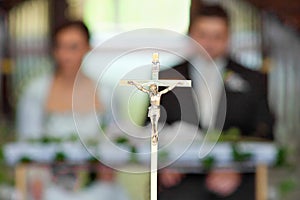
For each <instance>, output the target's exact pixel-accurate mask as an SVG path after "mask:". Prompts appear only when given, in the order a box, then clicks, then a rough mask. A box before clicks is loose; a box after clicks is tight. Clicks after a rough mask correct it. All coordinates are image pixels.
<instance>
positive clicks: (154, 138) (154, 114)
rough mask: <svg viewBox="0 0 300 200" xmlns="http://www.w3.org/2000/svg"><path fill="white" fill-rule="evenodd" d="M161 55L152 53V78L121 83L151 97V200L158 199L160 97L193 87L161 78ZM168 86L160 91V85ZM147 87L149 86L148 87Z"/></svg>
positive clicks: (149, 113) (188, 81) (186, 83)
mask: <svg viewBox="0 0 300 200" xmlns="http://www.w3.org/2000/svg"><path fill="white" fill-rule="evenodd" d="M159 67H160V63H159V55H158V53H153V55H152V80H121V81H120V85H123V86H128V85H134V86H135V87H136V88H137V89H139V90H140V91H142V92H145V93H147V94H148V95H149V98H150V107H149V108H148V117H149V118H150V121H151V188H150V190H151V193H150V194H151V200H156V199H157V159H158V155H157V150H158V120H159V117H160V99H161V96H162V95H163V94H166V93H167V92H169V91H171V90H172V89H174V88H175V87H191V85H192V83H191V81H190V80H162V79H159ZM159 86H163V87H167V88H166V89H164V90H162V91H159V90H158V87H159ZM146 87H149V89H147V88H146Z"/></svg>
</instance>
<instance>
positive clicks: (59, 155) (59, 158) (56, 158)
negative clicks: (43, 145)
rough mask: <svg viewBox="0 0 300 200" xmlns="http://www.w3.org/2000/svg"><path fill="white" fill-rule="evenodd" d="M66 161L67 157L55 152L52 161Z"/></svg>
mask: <svg viewBox="0 0 300 200" xmlns="http://www.w3.org/2000/svg"><path fill="white" fill-rule="evenodd" d="M66 159H67V156H66V155H65V154H64V153H63V152H57V153H56V154H55V158H54V160H55V161H57V162H63V161H65V160H66Z"/></svg>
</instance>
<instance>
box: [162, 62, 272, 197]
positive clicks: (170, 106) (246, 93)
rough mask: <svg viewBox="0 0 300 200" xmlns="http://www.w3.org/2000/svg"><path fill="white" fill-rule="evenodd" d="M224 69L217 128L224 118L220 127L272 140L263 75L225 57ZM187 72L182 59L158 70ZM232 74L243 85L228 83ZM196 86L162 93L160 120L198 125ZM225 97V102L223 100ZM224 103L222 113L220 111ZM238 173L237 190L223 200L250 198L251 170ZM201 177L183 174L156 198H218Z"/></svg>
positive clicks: (181, 75)
mask: <svg viewBox="0 0 300 200" xmlns="http://www.w3.org/2000/svg"><path fill="white" fill-rule="evenodd" d="M224 71H225V72H224V75H223V77H224V86H225V94H224V92H223V93H222V94H221V98H220V100H219V102H220V103H219V108H218V109H217V110H218V111H217V117H216V124H217V127H219V128H222V125H223V123H222V120H221V119H222V118H223V119H224V118H225V122H224V127H223V129H222V130H226V129H229V128H231V127H236V128H239V129H240V131H241V133H242V135H243V136H256V137H262V138H265V139H272V138H273V134H272V130H273V121H274V120H273V116H272V114H271V112H270V110H269V107H268V102H267V86H266V76H265V75H263V74H261V73H259V72H256V71H253V70H250V69H247V68H245V67H243V66H241V65H240V64H238V63H236V62H234V61H233V60H231V59H227V64H226V66H225V70H224ZM191 72H192V71H191V65H190V64H189V63H188V62H185V63H183V64H180V65H178V66H176V67H173V68H172V69H168V70H165V71H162V72H161V73H160V79H188V80H190V79H191V76H190V75H191ZM234 77H235V79H236V78H237V79H239V80H240V81H241V80H242V83H243V84H242V85H239V84H232V83H230V82H231V81H232V80H231V79H232V78H234ZM192 81H193V80H192ZM196 89H197V88H193V89H191V88H179V87H178V88H175V89H173V90H172V92H169V93H167V94H165V95H163V96H162V98H161V106H162V109H161V110H162V112H161V119H162V120H166V122H167V123H168V124H172V123H174V122H176V121H180V120H183V121H186V122H189V123H192V124H195V125H197V126H198V125H199V126H200V127H201V124H200V119H199V117H197V112H196V110H197V107H198V106H199V105H198V104H197V103H196V101H195V98H194V95H195V94H194V92H193V90H196ZM200 98H201V97H200ZM225 98H226V101H224V99H225ZM200 101H201V99H200ZM179 102H180V103H179ZM221 102H223V104H222V103H221ZM224 105H225V107H226V112H224V108H225V107H224ZM223 121H224V120H223ZM241 176H243V181H242V184H241V185H240V186H239V188H238V190H237V191H236V192H234V193H233V194H232V195H230V196H229V197H227V198H224V199H228V200H236V199H245V200H253V199H254V175H253V173H243V174H242V175H241ZM205 177H206V175H205V174H186V177H185V178H184V179H183V180H182V181H181V183H180V184H179V185H177V186H175V187H172V188H169V189H167V190H163V191H161V192H160V193H159V199H161V200H162V199H191V200H192V199H195V200H196V199H219V198H218V197H217V196H215V195H214V194H212V193H211V192H209V191H208V190H206V189H205V188H206V186H205ZM220 199H223V198H220Z"/></svg>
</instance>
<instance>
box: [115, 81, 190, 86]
mask: <svg viewBox="0 0 300 200" xmlns="http://www.w3.org/2000/svg"><path fill="white" fill-rule="evenodd" d="M130 81H135V82H137V83H139V84H141V85H143V86H150V85H151V84H156V85H158V86H165V87H168V86H172V85H175V84H176V87H192V81H191V80H165V79H160V80H157V81H154V80H121V81H120V85H121V86H129V85H131V84H129V82H130Z"/></svg>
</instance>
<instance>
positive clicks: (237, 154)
mask: <svg viewBox="0 0 300 200" xmlns="http://www.w3.org/2000/svg"><path fill="white" fill-rule="evenodd" d="M232 157H233V160H234V161H237V162H244V161H248V160H250V159H251V157H252V154H251V153H249V152H241V151H240V150H239V149H238V146H237V144H232Z"/></svg>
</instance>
